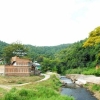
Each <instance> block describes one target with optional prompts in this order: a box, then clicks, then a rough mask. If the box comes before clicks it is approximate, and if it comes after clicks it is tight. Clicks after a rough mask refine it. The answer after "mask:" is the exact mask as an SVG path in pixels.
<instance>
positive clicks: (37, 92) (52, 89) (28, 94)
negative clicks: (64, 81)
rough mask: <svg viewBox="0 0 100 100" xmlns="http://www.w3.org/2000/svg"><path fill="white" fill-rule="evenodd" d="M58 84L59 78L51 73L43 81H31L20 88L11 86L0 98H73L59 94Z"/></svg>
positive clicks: (69, 99) (3, 99)
mask: <svg viewBox="0 0 100 100" xmlns="http://www.w3.org/2000/svg"><path fill="white" fill-rule="evenodd" d="M60 86H61V83H60V81H59V79H58V78H57V77H56V76H55V75H53V76H51V78H50V79H48V80H46V81H43V82H38V83H32V84H29V85H26V86H23V87H21V88H20V89H16V88H13V89H11V90H10V91H9V92H8V93H6V94H5V95H4V97H3V98H2V99H1V100H74V99H73V98H72V97H69V96H63V95H60V93H59V88H60Z"/></svg>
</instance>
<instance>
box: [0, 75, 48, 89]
mask: <svg viewBox="0 0 100 100" xmlns="http://www.w3.org/2000/svg"><path fill="white" fill-rule="evenodd" d="M41 75H42V76H45V78H44V79H41V80H39V81H36V82H42V81H45V80H47V79H49V78H50V74H41ZM30 83H32V82H29V83H24V84H15V85H0V87H1V88H4V89H7V90H10V89H11V88H13V87H17V86H24V85H27V84H30Z"/></svg>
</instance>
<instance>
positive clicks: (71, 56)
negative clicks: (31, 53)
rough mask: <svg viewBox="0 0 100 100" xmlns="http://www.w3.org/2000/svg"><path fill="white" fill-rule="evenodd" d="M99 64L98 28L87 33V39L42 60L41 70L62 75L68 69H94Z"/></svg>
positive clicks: (99, 44) (99, 29)
mask: <svg viewBox="0 0 100 100" xmlns="http://www.w3.org/2000/svg"><path fill="white" fill-rule="evenodd" d="M97 64H100V27H97V28H95V29H94V30H93V31H91V32H90V33H89V37H88V38H87V39H84V40H81V41H79V42H76V43H73V44H71V45H70V46H68V47H67V48H65V49H63V50H61V51H60V52H59V53H57V54H56V55H55V59H54V60H53V59H52V60H50V59H48V58H45V59H44V62H43V67H44V68H43V69H45V70H54V71H57V72H59V73H64V72H65V71H66V70H68V69H75V68H80V69H82V68H95V66H96V65H97Z"/></svg>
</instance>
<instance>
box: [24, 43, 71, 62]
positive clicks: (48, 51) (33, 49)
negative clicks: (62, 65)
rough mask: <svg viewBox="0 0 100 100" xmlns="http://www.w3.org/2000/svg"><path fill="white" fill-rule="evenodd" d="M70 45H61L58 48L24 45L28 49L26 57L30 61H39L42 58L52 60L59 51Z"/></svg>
mask: <svg viewBox="0 0 100 100" xmlns="http://www.w3.org/2000/svg"><path fill="white" fill-rule="evenodd" d="M69 45H70V44H61V45H58V46H32V45H25V46H26V47H27V48H28V56H29V58H31V59H32V60H38V61H40V60H41V59H42V58H43V57H47V58H50V59H52V58H54V55H55V54H56V53H58V52H59V51H61V50H63V49H65V48H67V47H68V46H69Z"/></svg>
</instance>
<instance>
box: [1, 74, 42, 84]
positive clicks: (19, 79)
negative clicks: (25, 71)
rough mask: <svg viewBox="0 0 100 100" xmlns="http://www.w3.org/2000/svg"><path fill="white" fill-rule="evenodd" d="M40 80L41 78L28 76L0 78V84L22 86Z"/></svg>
mask: <svg viewBox="0 0 100 100" xmlns="http://www.w3.org/2000/svg"><path fill="white" fill-rule="evenodd" d="M42 78H43V76H28V77H17V76H16V77H15V76H0V84H3V85H12V84H23V83H28V82H35V81H38V80H40V79H42Z"/></svg>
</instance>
